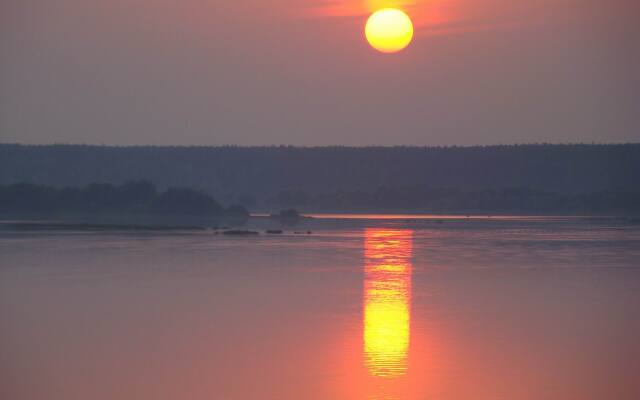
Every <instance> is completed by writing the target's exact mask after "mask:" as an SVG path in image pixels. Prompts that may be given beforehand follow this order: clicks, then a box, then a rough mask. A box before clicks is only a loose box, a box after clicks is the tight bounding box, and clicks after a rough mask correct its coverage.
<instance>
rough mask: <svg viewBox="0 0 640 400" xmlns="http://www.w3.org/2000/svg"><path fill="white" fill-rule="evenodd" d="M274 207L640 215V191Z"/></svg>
mask: <svg viewBox="0 0 640 400" xmlns="http://www.w3.org/2000/svg"><path fill="white" fill-rule="evenodd" d="M272 201H273V202H274V203H275V205H277V207H280V208H282V207H295V208H296V209H300V210H309V211H320V212H322V211H325V212H340V211H350V212H378V211H387V212H389V211H394V212H407V211H414V212H426V213H454V214H460V213H470V214H474V213H475V214H478V213H481V214H486V213H491V214H507V213H511V214H574V215H575V214H583V215H603V214H610V215H640V191H635V192H626V191H600V192H594V193H588V194H561V193H553V192H546V191H542V190H535V189H530V188H505V189H497V190H496V189H482V190H461V189H457V188H434V187H425V186H415V187H404V188H391V187H383V188H379V189H377V190H376V191H374V192H363V191H351V192H348V191H337V192H333V193H326V194H319V195H310V194H308V193H306V192H303V191H300V190H287V191H282V192H280V193H279V194H278V196H277V197H276V198H275V199H272Z"/></svg>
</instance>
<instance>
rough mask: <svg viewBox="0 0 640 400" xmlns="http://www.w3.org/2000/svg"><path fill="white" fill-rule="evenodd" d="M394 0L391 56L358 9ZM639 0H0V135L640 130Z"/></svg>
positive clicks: (495, 137) (84, 137) (568, 135)
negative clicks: (410, 33)
mask: <svg viewBox="0 0 640 400" xmlns="http://www.w3.org/2000/svg"><path fill="white" fill-rule="evenodd" d="M389 5H396V6H400V7H402V8H404V9H405V10H406V11H407V13H408V14H409V15H410V17H411V18H412V19H413V20H414V23H415V25H416V36H415V38H414V41H413V43H412V44H411V45H410V46H409V47H408V48H407V49H405V50H404V51H402V52H400V53H397V54H393V55H388V54H381V53H378V52H375V51H374V50H372V49H371V48H370V47H369V45H368V44H367V42H366V41H365V39H364V37H363V33H362V31H363V26H364V23H365V21H366V18H367V16H368V14H369V13H370V12H371V11H372V10H374V9H376V8H379V7H382V6H389ZM638 21H640V2H639V1H638V0H535V1H534V0H529V1H524V0H417V1H415V2H402V1H395V0H394V1H390V2H387V1H384V0H370V2H369V3H368V2H367V1H366V0H363V1H351V0H344V1H340V0H338V1H329V2H322V1H316V0H308V1H301V0H269V1H267V0H233V1H229V0H225V1H220V0H6V1H1V2H0V142H21V143H54V142H58V143H61V142H62V143H96V144H157V145H161V144H206V145H221V144H243V145H247V144H255V145H262V144H295V145H327V144H345V145H373V144H380V145H392V144H418V145H442V144H496V143H522V142H527V143H529V142H592V141H595V142H626V141H634V142H638V141H640V51H639V50H638V49H639V48H640V47H639V46H640V44H639V43H640V23H639V22H638Z"/></svg>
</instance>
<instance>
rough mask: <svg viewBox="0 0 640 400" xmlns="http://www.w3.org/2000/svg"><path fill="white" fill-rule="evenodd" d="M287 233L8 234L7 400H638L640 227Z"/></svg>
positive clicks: (577, 224) (479, 223)
mask: <svg viewBox="0 0 640 400" xmlns="http://www.w3.org/2000/svg"><path fill="white" fill-rule="evenodd" d="M260 224H263V225H264V224H266V222H264V221H263V222H262V223H257V225H256V226H258V225H259V226H258V227H260V228H264V226H263V225H260ZM285 229H286V230H289V229H290V230H294V229H302V230H305V231H306V230H307V229H311V230H313V232H314V233H313V234H311V235H295V234H293V233H288V234H284V235H272V236H267V235H260V236H258V237H225V236H221V235H214V234H213V233H211V232H197V233H194V232H191V233H190V232H179V233H166V232H165V233H157V232H156V233H153V232H149V233H127V232H108V233H105V232H73V231H71V232H69V231H66V232H54V231H49V232H46V231H45V232H43V231H41V232H16V231H9V230H5V231H0V399H11V400H23V399H24V400H27V399H28V400H32V399H33V400H41V399H48V400H76V399H77V400H86V399H96V400H100V399H136V400H161V399H167V400H178V399H180V400H187V399H188V400H199V399H209V400H211V399H213V400H218V399H219V400H232V399H235V400H245V399H250V400H253V399H265V400H271V399H274V400H275V399H278V400H280V399H309V400H314V399H322V400H327V399H336V400H340V399H344V400H355V399H380V400H391V399H397V400H418V399H420V400H421V399H442V400H458V399H459V400H462V399H464V400H469V399H482V400H484V399H486V400H498V399H509V400H518V399H523V400H529V399H531V400H534V399H536V400H538V399H551V400H554V399H558V400H561V399H562V400H571V399H576V400H578V399H594V400H595V399H598V400H601V399H618V400H626V399H629V400H636V399H638V398H640V379H639V378H638V375H639V374H640V342H639V340H638V338H640V261H639V260H640V227H638V226H633V225H628V224H625V223H624V221H619V220H613V219H583V218H534V219H526V218H524V219H523V218H501V219H495V218H489V219H487V218H480V219H473V220H471V219H470V220H466V219H460V220H458V219H447V220H445V221H444V223H436V222H435V221H433V220H429V219H426V220H423V219H418V218H410V217H407V216H404V217H403V218H402V219H387V218H366V219H347V220H334V219H322V220H314V221H306V222H303V223H302V225H301V226H298V227H295V228H286V227H285Z"/></svg>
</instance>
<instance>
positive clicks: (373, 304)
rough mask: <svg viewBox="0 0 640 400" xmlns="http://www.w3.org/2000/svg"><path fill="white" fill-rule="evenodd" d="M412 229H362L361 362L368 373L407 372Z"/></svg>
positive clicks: (384, 375) (389, 375) (393, 374)
mask: <svg viewBox="0 0 640 400" xmlns="http://www.w3.org/2000/svg"><path fill="white" fill-rule="evenodd" d="M411 239H412V231H411V230H396V229H367V230H366V231H365V246H364V247H365V280H364V334H363V336H364V362H365V366H366V368H367V370H368V372H369V374H370V375H371V376H374V377H381V378H395V377H399V376H402V375H404V374H405V373H406V371H407V358H408V353H409V340H410V323H411V321H410V319H411V257H412V242H411Z"/></svg>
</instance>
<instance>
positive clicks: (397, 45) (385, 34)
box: [364, 8, 413, 53]
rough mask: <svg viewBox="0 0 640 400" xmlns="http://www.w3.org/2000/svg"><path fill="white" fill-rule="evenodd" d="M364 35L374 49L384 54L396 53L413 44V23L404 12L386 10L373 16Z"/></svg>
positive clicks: (368, 21) (391, 9)
mask: <svg viewBox="0 0 640 400" xmlns="http://www.w3.org/2000/svg"><path fill="white" fill-rule="evenodd" d="M364 33H365V36H366V38H367V41H368V42H369V44H370V45H371V46H372V47H373V48H374V49H376V50H378V51H381V52H383V53H395V52H397V51H400V50H402V49H404V48H405V47H407V46H408V45H409V43H411V39H412V38H413V23H412V22H411V19H410V18H409V16H408V15H407V14H405V13H404V12H403V11H400V10H398V9H396V8H385V9H382V10H378V11H376V12H374V13H373V14H371V16H370V17H369V19H368V20H367V24H366V25H365V28H364Z"/></svg>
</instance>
